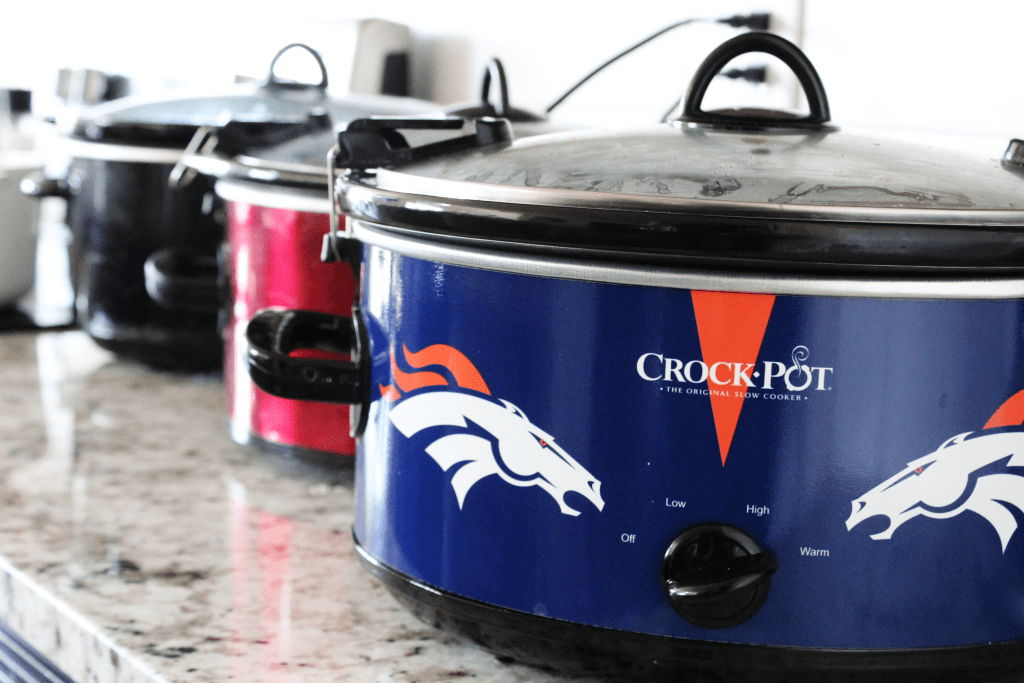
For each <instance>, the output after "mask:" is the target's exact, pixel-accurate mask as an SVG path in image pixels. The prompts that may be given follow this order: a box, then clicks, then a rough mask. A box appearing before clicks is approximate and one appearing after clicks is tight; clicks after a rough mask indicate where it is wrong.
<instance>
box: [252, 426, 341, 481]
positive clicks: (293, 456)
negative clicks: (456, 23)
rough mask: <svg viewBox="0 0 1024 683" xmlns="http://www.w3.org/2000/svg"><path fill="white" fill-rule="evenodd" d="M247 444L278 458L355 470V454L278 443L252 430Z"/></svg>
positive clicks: (336, 468)
mask: <svg viewBox="0 0 1024 683" xmlns="http://www.w3.org/2000/svg"><path fill="white" fill-rule="evenodd" d="M245 445H247V446H252V447H253V448H255V449H256V450H258V451H260V452H262V453H266V454H268V455H271V456H273V457H276V458H283V459H286V460H295V461H298V462H302V463H307V464H309V465H314V466H316V467H322V468H327V469H334V470H339V471H343V472H348V473H350V474H351V473H352V472H354V471H355V461H356V457H355V455H344V454H341V453H332V452H330V451H320V450H316V449H314V448H304V447H302V446H292V445H287V444H282V443H277V442H276V441H270V440H268V439H265V438H263V437H261V436H257V435H256V434H253V433H251V432H250V433H249V440H248V442H247V443H246V444H245Z"/></svg>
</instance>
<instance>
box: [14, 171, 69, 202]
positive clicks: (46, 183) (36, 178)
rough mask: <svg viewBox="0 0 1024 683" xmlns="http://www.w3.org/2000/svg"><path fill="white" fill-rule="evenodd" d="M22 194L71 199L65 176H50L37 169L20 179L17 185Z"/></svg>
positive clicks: (39, 197)
mask: <svg viewBox="0 0 1024 683" xmlns="http://www.w3.org/2000/svg"><path fill="white" fill-rule="evenodd" d="M18 188H19V189H20V190H21V193H22V194H23V195H26V196H29V197H36V198H38V199H42V198H43V197H60V198H61V199H71V195H72V192H71V184H70V183H69V182H68V179H67V178H50V177H47V176H45V175H43V174H42V173H41V172H39V171H33V172H32V173H29V174H28V175H26V176H25V177H24V178H22V179H21V183H20V184H19V185H18Z"/></svg>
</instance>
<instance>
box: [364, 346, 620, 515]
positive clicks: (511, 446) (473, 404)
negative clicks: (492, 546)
mask: <svg viewBox="0 0 1024 683" xmlns="http://www.w3.org/2000/svg"><path fill="white" fill-rule="evenodd" d="M402 351H403V355H404V357H405V362H406V364H408V365H409V366H410V367H411V368H415V369H417V370H420V371H419V372H404V371H402V370H401V369H400V368H399V367H398V363H397V362H396V358H395V351H394V349H392V350H391V374H392V377H393V378H394V380H393V381H394V384H393V385H389V386H383V385H381V386H380V392H381V398H382V399H384V400H385V401H392V402H395V405H394V406H393V407H392V408H391V410H390V418H391V424H393V425H394V426H395V428H396V429H397V430H398V431H399V432H401V433H402V434H403V435H404V436H405V437H406V438H412V437H413V436H414V435H416V434H418V433H420V432H423V431H425V430H431V429H434V428H446V429H444V430H443V435H441V436H439V437H438V438H436V439H434V440H433V441H432V442H431V443H430V445H429V446H427V447H426V449H425V450H426V452H427V454H428V455H429V456H430V457H431V458H433V459H434V461H435V462H436V463H437V464H438V465H439V466H440V467H441V469H442V470H443V471H445V472H448V471H454V475H453V476H452V478H451V485H452V488H453V489H454V491H455V496H456V498H457V499H458V503H459V509H460V510H461V509H462V506H463V503H464V502H465V500H466V495H467V494H468V493H469V490H470V489H471V488H472V487H473V485H474V484H476V483H477V482H478V481H480V480H481V479H483V478H484V477H487V476H490V475H497V476H498V477H500V478H501V479H502V480H503V481H505V482H506V483H508V484H511V485H512V486H519V487H529V486H537V487H539V488H541V489H542V490H544V491H546V492H547V493H548V494H549V495H550V496H551V497H552V498H554V499H555V502H556V503H558V507H559V509H560V510H561V511H562V513H563V514H566V515H573V516H576V515H579V514H580V512H579V511H578V510H575V509H573V508H572V507H570V506H569V505H568V504H567V503H566V502H565V494H567V493H568V492H570V491H575V492H576V493H579V494H580V495H582V496H583V497H584V498H586V499H587V500H589V501H590V502H591V503H593V504H594V506H595V507H596V508H597V509H598V510H602V509H604V500H603V499H602V498H601V482H600V481H598V480H597V479H596V478H595V477H594V476H593V475H592V474H590V472H588V471H587V470H586V469H584V467H583V466H582V465H580V464H579V463H578V462H576V460H574V459H573V458H572V456H570V455H569V454H568V453H566V452H565V450H563V449H562V448H561V447H560V446H558V445H557V444H556V443H555V439H554V437H553V436H551V435H550V434H548V433H547V432H545V431H544V430H543V429H541V428H540V427H538V426H537V425H535V424H533V423H532V422H530V420H529V419H528V418H527V417H526V414H525V413H524V412H523V411H522V410H520V409H519V408H517V407H516V406H514V405H512V404H511V403H509V402H508V401H506V400H504V399H495V398H494V397H493V396H491V391H490V388H488V386H487V384H486V383H485V382H484V379H483V377H482V376H481V375H480V372H479V371H478V370H477V369H476V366H474V365H473V363H472V362H470V360H469V359H468V358H467V357H466V356H465V355H464V354H463V353H462V352H461V351H459V350H458V349H455V348H453V347H451V346H447V345H445V344H435V345H433V346H428V347H427V348H425V349H423V350H421V351H419V352H417V353H411V352H410V351H409V349H407V348H405V347H404V346H403V347H402ZM426 367H431V368H433V370H436V372H435V371H433V370H421V369H422V368H426ZM442 373H443V374H442ZM449 377H450V380H451V381H450V380H449ZM396 387H397V388H396ZM453 428H454V429H455V430H458V431H455V432H454V433H453Z"/></svg>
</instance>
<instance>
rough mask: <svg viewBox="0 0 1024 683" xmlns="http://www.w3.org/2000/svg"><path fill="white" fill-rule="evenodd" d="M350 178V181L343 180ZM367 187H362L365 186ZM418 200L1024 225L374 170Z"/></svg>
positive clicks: (1023, 218)
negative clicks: (560, 188)
mask: <svg viewBox="0 0 1024 683" xmlns="http://www.w3.org/2000/svg"><path fill="white" fill-rule="evenodd" d="M347 182H348V183H352V181H351V180H348V181H347ZM364 187H366V186H364ZM370 189H371V191H373V190H374V189H376V190H382V191H385V192H393V193H399V194H405V195H416V197H415V199H416V200H417V201H422V200H424V199H428V198H438V199H440V200H442V201H444V202H445V203H446V204H452V203H454V204H458V202H459V201H478V202H495V203H502V204H529V205H533V206H554V207H564V208H574V209H588V210H591V211H655V212H664V213H674V214H686V215H691V216H720V217H721V216H729V217H737V218H741V217H746V218H761V219H768V220H771V219H780V220H782V219H788V220H808V221H818V222H843V223H850V222H866V223H904V224H906V223H911V224H927V225H970V226H974V227H978V226H983V225H1013V226H1022V225H1024V211H995V210H992V211H970V210H956V209H893V208H871V207H856V206H800V205H793V204H768V203H763V202H721V201H715V200H711V199H681V198H674V197H656V196H647V195H628V194H611V193H605V192H580V191H576V190H557V189H549V188H536V187H513V186H510V185H495V184H490V183H476V182H469V181H465V180H450V179H445V178H426V177H423V176H417V175H413V174H410V173H403V172H401V171H390V170H387V169H378V170H377V171H376V187H375V188H370Z"/></svg>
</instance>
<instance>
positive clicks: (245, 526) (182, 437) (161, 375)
mask: <svg viewBox="0 0 1024 683" xmlns="http://www.w3.org/2000/svg"><path fill="white" fill-rule="evenodd" d="M0 377H2V378H3V381H2V383H0V581H2V584H0V620H3V621H6V622H7V623H8V624H9V625H10V626H11V628H12V629H13V630H14V631H16V632H17V633H19V634H20V635H22V636H23V637H24V638H25V640H27V641H28V642H29V643H30V644H32V645H33V646H35V647H36V648H37V649H38V650H40V651H41V652H42V653H43V654H44V655H46V656H47V657H49V658H50V659H51V660H53V662H54V663H56V664H57V665H58V666H59V667H60V668H62V669H63V670H64V671H65V672H66V673H67V674H68V675H69V676H70V677H71V678H72V679H74V680H75V681H81V682H83V683H85V682H87V681H89V682H91V681H99V682H102V683H122V682H124V683H127V682H129V681H131V682H136V681H190V682H193V681H194V682H205V681H227V680H243V681H287V682H289V683H301V682H304V681H361V682H371V681H372V682H385V681H387V682H394V683H412V682H414V681H415V682H416V683H433V682H439V681H462V680H472V681H474V682H476V683H506V682H514V681H530V682H531V683H555V682H556V681H567V680H573V681H576V682H577V683H584V681H583V679H578V678H577V679H568V678H564V677H560V676H558V675H556V674H553V673H550V672H547V671H542V670H539V669H536V668H532V667H527V666H523V665H519V664H516V663H514V662H513V663H508V662H500V661H498V660H497V659H496V658H495V657H494V656H492V655H490V654H488V653H487V652H485V651H484V650H482V649H480V648H478V647H477V646H475V645H472V644H469V643H465V642H463V641H460V640H458V639H456V638H454V637H451V636H448V635H446V634H444V633H442V632H440V631H437V630H434V629H433V628H431V627H429V626H427V625H425V624H423V623H421V622H419V621H417V620H416V619H415V618H414V617H412V616H411V615H410V614H408V613H407V612H406V611H405V610H404V609H403V608H401V607H400V606H399V605H398V603H396V602H395V601H394V600H393V599H392V597H391V596H390V594H388V593H387V591H386V590H385V589H384V588H383V587H382V586H381V585H380V584H379V583H377V581H376V580H375V579H373V578H372V577H371V576H370V575H369V574H368V573H367V572H366V571H365V570H364V569H363V568H362V567H361V566H360V565H359V562H358V561H357V559H356V557H355V555H354V550H353V547H352V537H351V534H350V531H349V530H350V528H351V525H352V517H353V492H352V470H351V468H348V469H344V468H342V469H334V470H329V469H323V468H316V467H314V466H312V465H308V464H303V463H300V462H297V461H294V460H289V459H287V458H285V457H283V456H275V455H271V454H266V453H261V452H258V451H256V450H254V449H252V448H249V447H245V446H241V445H238V444H236V443H234V442H233V441H232V440H231V439H230V437H229V435H228V430H227V427H226V424H225V415H224V405H223V391H224V387H223V381H222V379H221V377H220V376H219V375H187V374H175V373H167V372H157V371H154V370H151V369H148V368H146V367H145V366H142V365H139V364H136V363H132V362H129V361H125V360H121V359H118V358H115V357H114V356H113V355H111V354H109V353H107V352H106V351H104V350H102V349H100V348H99V347H97V346H96V345H95V344H93V342H92V341H91V340H90V339H89V338H88V337H87V336H86V335H85V334H84V333H82V332H78V331H70V332H69V331H65V332H38V333H6V334H2V335H0Z"/></svg>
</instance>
